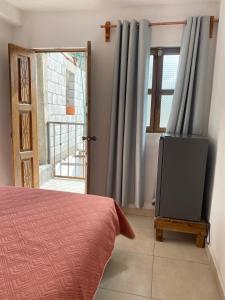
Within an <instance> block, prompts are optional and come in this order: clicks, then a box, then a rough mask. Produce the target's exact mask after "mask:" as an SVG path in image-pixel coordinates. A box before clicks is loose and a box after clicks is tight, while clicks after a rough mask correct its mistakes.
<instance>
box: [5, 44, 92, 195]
mask: <svg viewBox="0 0 225 300" xmlns="http://www.w3.org/2000/svg"><path fill="white" fill-rule="evenodd" d="M90 54H91V44H90V42H88V43H87V47H85V48H79V49H78V48H74V49H32V50H31V49H24V48H21V47H18V46H15V45H9V57H10V74H11V99H12V125H13V126H12V127H13V130H12V131H13V132H12V140H13V154H14V182H15V185H17V186H25V187H41V188H44V189H53V190H61V191H68V192H77V193H88V192H89V165H90V146H89V142H90V141H92V140H95V137H91V136H90V126H89V124H90V113H89V111H90ZM14 74H18V76H14ZM34 83H35V84H34ZM18 104H19V105H18ZM28 104H29V106H28ZM15 116H16V118H15ZM23 116H24V117H23ZM24 141H25V142H26V145H25V147H24ZM38 153H39V155H38ZM18 158H19V159H20V161H18ZM28 162H29V164H28ZM24 163H25V164H24ZM28 167H29V169H28Z"/></svg>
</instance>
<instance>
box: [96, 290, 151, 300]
mask: <svg viewBox="0 0 225 300" xmlns="http://www.w3.org/2000/svg"><path fill="white" fill-rule="evenodd" d="M148 299H149V300H150V298H145V297H141V296H136V295H131V294H127V293H120V292H116V291H111V290H106V289H99V290H98V293H97V295H96V297H95V299H94V300H148Z"/></svg>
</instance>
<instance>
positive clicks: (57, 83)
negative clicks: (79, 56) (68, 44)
mask: <svg viewBox="0 0 225 300" xmlns="http://www.w3.org/2000/svg"><path fill="white" fill-rule="evenodd" d="M38 66H39V67H38V83H39V97H38V99H39V105H38V108H39V123H40V124H39V136H40V137H43V138H41V140H42V141H40V143H39V152H40V163H41V164H46V163H47V161H46V158H47V157H48V158H49V159H50V163H51V164H53V162H54V160H53V156H54V155H55V161H56V162H59V161H60V160H63V159H65V158H66V157H67V156H68V153H69V154H70V155H74V154H77V153H78V152H79V151H81V150H82V149H83V147H84V145H83V142H82V136H83V135H85V133H84V126H82V125H72V124H70V125H67V124H61V125H60V124H55V125H54V124H51V123H50V124H49V125H47V124H48V123H49V122H61V123H82V124H83V123H85V106H84V103H85V97H86V90H85V82H84V81H85V73H84V71H82V70H81V68H80V67H79V64H78V65H76V64H74V63H73V60H72V57H71V56H70V55H69V54H64V53H47V54H40V55H38ZM68 74H69V77H68ZM40 85H41V87H42V88H40ZM68 105H70V106H71V105H74V107H75V114H74V115H67V114H66V108H67V106H68ZM43 124H44V125H43ZM47 126H49V133H50V140H49V143H50V149H48V140H47V139H48V138H47V135H48V130H47ZM75 145H76V146H75ZM68 147H69V150H68ZM49 154H50V155H49ZM49 156H50V157H49ZM49 159H48V162H49Z"/></svg>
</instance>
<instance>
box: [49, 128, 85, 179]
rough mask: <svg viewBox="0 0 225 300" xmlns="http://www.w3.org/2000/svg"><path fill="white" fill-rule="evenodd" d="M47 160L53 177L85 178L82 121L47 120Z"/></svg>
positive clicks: (83, 129)
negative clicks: (51, 167)
mask: <svg viewBox="0 0 225 300" xmlns="http://www.w3.org/2000/svg"><path fill="white" fill-rule="evenodd" d="M47 130H48V161H49V164H51V165H52V166H53V175H54V177H64V178H77V179H85V178H86V142H84V141H83V140H82V137H83V136H84V135H85V124H84V123H70V122H48V123H47Z"/></svg>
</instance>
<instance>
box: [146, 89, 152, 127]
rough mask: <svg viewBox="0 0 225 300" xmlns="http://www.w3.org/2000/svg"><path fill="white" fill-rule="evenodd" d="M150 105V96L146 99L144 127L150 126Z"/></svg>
mask: <svg viewBox="0 0 225 300" xmlns="http://www.w3.org/2000/svg"><path fill="white" fill-rule="evenodd" d="M151 103H152V95H148V98H147V116H146V126H150V116H151Z"/></svg>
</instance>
